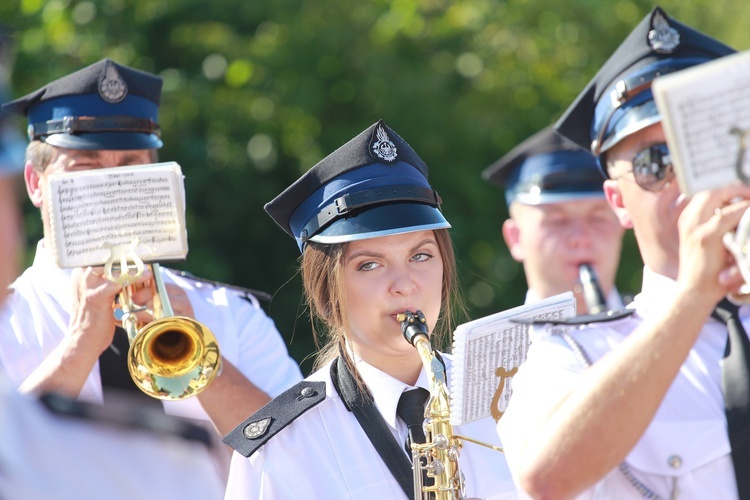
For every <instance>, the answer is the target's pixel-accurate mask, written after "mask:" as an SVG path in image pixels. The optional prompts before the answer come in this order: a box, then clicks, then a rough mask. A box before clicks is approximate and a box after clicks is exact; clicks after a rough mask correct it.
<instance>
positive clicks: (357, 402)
mask: <svg viewBox="0 0 750 500" xmlns="http://www.w3.org/2000/svg"><path fill="white" fill-rule="evenodd" d="M331 380H333V386H334V387H335V388H336V392H338V393H339V395H340V396H341V399H343V400H344V403H345V404H346V407H347V409H348V410H349V411H351V412H352V413H353V414H354V416H355V417H356V418H357V421H358V422H359V425H360V426H361V427H362V429H363V430H364V431H365V434H367V437H368V438H369V439H370V442H371V443H372V445H373V446H374V447H375V449H376V450H377V452H378V454H379V455H380V458H382V459H383V462H385V464H386V465H387V466H388V470H390V471H391V474H393V477H394V478H395V479H396V481H397V482H398V484H399V486H401V489H403V490H404V493H405V494H406V497H407V498H412V497H413V495H414V477H413V476H412V473H411V467H412V465H411V463H410V462H409V459H408V458H407V456H406V453H404V449H403V448H402V447H401V446H400V445H399V444H398V443H397V442H396V440H395V439H394V438H393V434H392V433H391V431H390V429H389V428H388V424H386V423H385V420H383V416H382V415H381V414H380V412H379V411H378V409H377V408H376V407H375V405H374V404H373V403H372V400H371V399H370V398H369V397H365V396H364V395H363V394H362V393H361V392H360V391H359V390H357V384H356V382H355V381H354V377H353V376H352V374H351V372H350V371H349V367H348V366H346V362H345V361H344V360H343V358H342V357H341V356H339V357H338V359H337V360H336V361H335V362H333V363H331Z"/></svg>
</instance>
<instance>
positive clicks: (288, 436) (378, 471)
mask: <svg viewBox="0 0 750 500" xmlns="http://www.w3.org/2000/svg"><path fill="white" fill-rule="evenodd" d="M443 359H444V360H445V361H446V364H447V365H448V366H447V368H448V370H449V369H450V361H451V360H450V356H449V355H443ZM357 369H358V370H359V372H360V374H361V376H362V378H363V380H364V381H365V383H366V384H367V386H368V387H369V388H370V390H371V392H372V393H373V397H374V401H375V405H376V407H377V409H378V410H379V411H380V413H381V415H382V416H383V419H384V420H385V422H386V423H387V424H388V426H389V427H390V429H391V432H393V435H394V437H395V438H396V439H397V441H398V442H399V443H403V442H406V433H407V431H406V425H405V424H404V423H403V422H402V421H401V420H400V419H399V418H398V417H397V416H396V406H397V405H398V400H399V397H400V396H401V393H402V392H403V391H404V390H406V389H408V388H409V386H407V385H405V384H403V383H402V382H400V381H398V380H396V379H395V378H393V377H391V376H389V375H387V374H386V373H384V372H382V371H380V370H378V369H376V368H374V367H372V366H371V365H368V364H367V363H364V362H363V361H358V362H357ZM448 370H446V371H448ZM308 380H314V381H324V382H325V383H326V396H325V399H324V400H323V401H322V402H320V403H319V404H317V405H316V406H314V407H312V408H311V409H310V410H308V411H307V412H305V413H304V414H302V415H301V416H299V417H298V418H297V419H296V420H294V421H293V422H292V423H291V424H289V426H287V427H286V428H284V429H282V430H281V431H280V432H279V433H278V434H276V435H275V436H273V437H272V438H271V439H270V440H269V441H268V442H267V443H266V444H265V445H264V446H262V447H261V448H260V449H259V450H258V451H256V452H255V453H254V454H252V455H251V456H250V457H249V458H245V457H243V456H242V455H240V454H239V453H236V452H235V453H234V455H233V457H232V465H231V468H230V473H229V485H228V487H227V494H226V499H260V498H263V499H281V498H283V499H285V500H293V499H305V500H307V499H326V500H337V499H386V498H387V499H392V498H404V492H403V490H402V489H401V488H400V487H399V485H398V483H397V482H396V480H395V479H394V477H393V475H392V474H391V472H390V471H389V469H388V466H387V465H386V464H385V462H384V461H383V460H382V459H381V458H380V455H378V452H377V451H376V450H375V448H374V447H373V445H372V443H371V442H370V440H369V439H368V438H367V435H366V434H365V432H364V430H362V428H361V427H360V425H359V423H358V422H357V419H356V417H355V416H354V414H353V413H351V412H349V411H347V409H346V408H345V406H344V404H343V402H342V401H341V397H340V396H339V394H338V393H337V392H336V389H335V388H334V387H333V385H332V382H331V377H330V364H329V365H328V366H326V367H325V368H323V369H321V370H319V371H317V372H315V373H313V374H312V375H311V376H310V377H309V378H308ZM417 386H419V387H423V388H425V389H427V388H428V387H429V382H428V378H427V374H426V372H425V371H424V370H423V371H422V374H421V375H420V378H419V380H418V381H417ZM454 432H455V433H456V434H459V435H463V436H467V437H471V438H474V439H478V440H480V441H484V442H486V443H490V444H493V445H495V446H501V445H500V441H499V439H498V437H497V433H496V432H495V422H494V421H493V420H492V419H491V418H486V419H483V420H479V421H476V422H472V423H470V424H467V425H463V426H457V427H455V428H454ZM404 455H406V451H404ZM459 464H460V468H461V471H462V472H463V473H464V476H465V477H466V493H467V496H468V497H469V498H471V497H477V498H493V499H511V498H516V494H515V489H514V486H513V483H512V480H511V478H510V472H509V471H508V469H507V466H506V464H505V457H504V456H503V454H502V453H500V452H497V451H494V450H491V449H489V448H486V447H483V446H479V445H476V444H473V443H469V442H466V443H464V444H463V448H462V449H461V452H460V458H459Z"/></svg>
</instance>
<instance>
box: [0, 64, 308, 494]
mask: <svg viewBox="0 0 750 500" xmlns="http://www.w3.org/2000/svg"><path fill="white" fill-rule="evenodd" d="M161 86H162V81H161V78H159V77H157V76H155V75H152V74H150V73H146V72H142V71H138V70H135V69H132V68H129V67H126V66H122V65H119V64H117V63H115V62H113V61H111V60H109V59H104V60H102V61H99V62H97V63H95V64H93V65H91V66H88V67H86V68H83V69H81V70H79V71H76V72H74V73H72V74H70V75H67V76H65V77H63V78H60V79H58V80H56V81H53V82H51V83H50V84H48V85H46V86H45V87H43V88H41V89H39V90H37V91H35V92H32V93H30V94H28V95H26V96H24V97H22V98H20V99H17V100H15V101H13V102H10V103H7V104H5V105H4V106H3V107H4V109H5V110H7V111H10V112H14V113H17V114H21V115H24V116H26V117H27V118H28V121H29V139H30V141H31V142H30V144H29V146H28V149H27V155H26V165H25V172H24V175H25V180H26V187H27V191H28V195H29V197H30V199H31V201H32V203H33V204H34V205H35V206H36V207H38V208H39V209H40V211H41V214H42V220H43V224H44V233H45V238H49V235H50V233H49V231H50V224H49V213H48V207H47V201H46V190H47V189H48V186H47V180H48V176H49V175H50V174H52V173H60V172H74V171H80V170H89V169H100V168H109V167H116V166H124V165H139V164H150V163H154V162H155V161H156V158H157V155H156V150H157V149H158V148H160V147H161V146H162V141H161V139H160V138H159V135H158V132H159V126H158V108H159V101H160V94H161ZM164 274H165V281H166V282H167V289H168V291H169V295H170V302H171V303H172V306H173V309H174V311H175V313H176V314H179V315H181V316H188V317H195V318H196V319H197V320H199V321H200V322H202V323H203V324H205V325H206V326H207V327H208V328H209V329H210V330H211V331H212V332H213V334H214V335H215V336H216V337H217V340H218V342H219V345H220V348H221V353H222V357H223V360H222V372H221V374H220V375H219V376H218V377H217V378H216V379H215V380H214V381H213V382H212V383H211V384H210V385H209V387H208V388H207V389H206V390H205V391H203V392H202V393H201V394H200V395H199V396H198V397H197V398H192V399H188V400H184V401H173V402H172V401H170V402H164V403H163V405H164V410H165V411H166V412H167V413H171V414H176V415H180V416H186V417H190V418H195V419H199V420H204V421H205V420H208V419H209V418H210V419H211V421H212V422H213V424H214V426H215V427H216V429H217V430H218V431H219V433H221V434H224V433H226V432H227V431H228V430H230V429H231V428H233V427H234V426H235V425H236V424H237V423H239V422H240V421H242V419H244V418H245V417H246V416H247V415H248V414H251V413H253V412H254V411H255V410H257V409H258V408H260V407H261V406H262V405H263V404H265V403H266V402H267V401H269V400H270V397H269V395H270V396H274V395H276V394H278V393H280V392H281V391H282V390H283V389H285V388H286V387H287V386H289V385H291V384H293V383H294V382H296V381H297V380H299V379H300V378H301V376H300V372H299V369H298V367H297V364H296V363H295V362H294V361H293V360H292V359H291V358H290V357H289V355H288V353H287V351H286V348H285V346H284V343H283V340H282V338H281V336H280V335H279V333H278V331H277V330H276V328H275V326H274V324H273V322H272V321H271V320H270V318H268V317H267V316H266V315H265V314H264V313H263V311H262V310H261V309H260V308H259V306H258V303H257V301H256V300H255V299H254V298H253V297H248V299H249V300H246V299H245V297H241V296H240V295H239V294H237V293H235V292H233V291H231V290H229V289H227V288H223V287H218V286H212V285H206V284H204V283H201V282H198V281H195V280H191V279H186V278H183V277H181V276H178V275H177V274H176V273H172V272H165V273H164ZM151 277H152V276H151V274H150V272H148V271H147V272H145V273H143V274H142V275H141V276H140V277H139V278H138V280H137V281H136V282H135V288H136V289H137V291H135V292H134V294H133V296H132V298H133V301H134V302H135V303H137V304H145V303H147V302H149V301H150V300H151V299H152V296H153V291H152V288H151V287H147V286H142V285H144V284H145V283H146V282H147V281H148V280H149V279H151ZM120 291H121V287H120V285H118V284H117V283H114V282H113V281H111V280H108V279H106V278H105V277H104V276H103V270H102V268H92V267H88V268H78V269H75V270H73V271H72V272H71V271H70V270H65V269H60V268H58V267H57V266H56V265H55V263H54V259H53V258H52V255H51V252H50V250H49V249H48V248H46V247H45V240H42V241H40V242H39V245H38V247H37V252H36V257H35V260H34V263H33V265H32V266H31V267H30V268H28V269H27V270H26V272H24V274H23V275H22V276H21V277H20V278H19V279H18V280H17V281H16V282H15V283H14V284H13V285H12V286H11V293H10V295H9V296H8V298H7V300H6V304H5V305H4V309H3V310H2V312H1V313H0V372H3V373H4V374H5V376H6V377H7V378H8V380H9V381H10V383H11V384H13V385H14V386H16V387H18V388H19V389H20V390H21V391H22V392H29V393H46V392H50V391H54V392H59V393H62V394H64V395H68V396H72V397H77V398H80V399H83V400H87V401H95V402H101V401H102V400H105V401H106V399H107V394H108V392H109V391H110V390H111V389H112V388H113V387H119V388H123V387H131V386H132V387H133V388H134V387H135V386H134V385H132V383H130V384H129V383H128V382H130V381H125V382H123V381H122V374H123V373H127V370H125V371H124V372H123V370H122V368H123V367H124V366H125V362H126V360H125V359H124V357H125V356H126V354H127V346H125V348H124V349H123V347H122V345H121V344H118V336H120V335H122V333H123V332H121V331H120V332H117V333H114V332H115V327H116V325H115V318H114V316H113V303H114V300H115V297H116V296H117V295H118V293H119V292H120ZM119 340H121V339H119ZM110 345H115V346H118V345H119V355H118V354H117V352H114V350H113V349H112V348H110ZM123 350H124V352H123ZM113 352H114V353H113ZM105 359H106V361H105ZM105 374H107V375H106V376H105ZM134 391H136V394H140V393H138V392H137V389H134ZM143 397H144V398H147V397H146V396H145V395H144V396H143ZM148 401H152V400H150V399H148ZM153 401H155V400H153ZM117 453H119V454H121V455H122V456H123V457H124V458H123V462H126V461H128V462H129V461H137V457H134V456H129V451H128V450H118V451H117ZM135 453H136V450H131V452H130V455H133V454H135ZM217 455H222V457H221V458H226V457H225V456H223V455H226V454H223V453H222V454H217ZM164 460H165V467H168V465H167V464H168V463H169V457H168V456H165V457H164ZM226 465H227V464H226V463H224V466H226ZM220 469H221V468H220V467H211V466H209V467H207V468H206V474H207V476H210V475H211V474H212V473H213V472H215V473H217V474H219V475H220V476H221V475H223V474H224V473H225V472H226V467H225V468H224V471H220ZM165 474H167V475H169V472H165ZM221 479H222V480H223V479H224V477H221ZM214 480H215V478H214ZM221 494H222V492H221V491H217V492H216V496H217V497H219V496H221Z"/></svg>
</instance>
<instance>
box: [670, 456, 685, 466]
mask: <svg viewBox="0 0 750 500" xmlns="http://www.w3.org/2000/svg"><path fill="white" fill-rule="evenodd" d="M667 463H668V464H669V466H670V467H672V468H673V469H679V468H680V467H682V457H680V456H679V455H672V456H671V457H669V458H668V459H667Z"/></svg>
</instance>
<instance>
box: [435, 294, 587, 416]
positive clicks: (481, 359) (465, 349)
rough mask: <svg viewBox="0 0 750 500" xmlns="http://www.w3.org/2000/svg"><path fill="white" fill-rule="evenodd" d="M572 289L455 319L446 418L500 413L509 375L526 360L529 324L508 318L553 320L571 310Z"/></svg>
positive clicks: (505, 402) (571, 313) (506, 397)
mask: <svg viewBox="0 0 750 500" xmlns="http://www.w3.org/2000/svg"><path fill="white" fill-rule="evenodd" d="M575 313H576V302H575V297H574V296H573V292H565V293H562V294H560V295H555V296H554V297H549V298H547V299H544V300H541V301H538V302H535V303H533V304H527V305H523V306H519V307H515V308H513V309H508V310H506V311H502V312H498V313H495V314H492V315H490V316H485V317H484V318H479V319H476V320H474V321H470V322H468V323H464V324H462V325H459V326H458V327H457V328H456V331H455V332H454V334H453V364H452V366H451V371H450V379H449V380H450V393H451V424H453V425H461V424H465V423H469V422H473V421H475V420H479V419H480V418H484V417H488V416H492V417H493V418H494V419H495V420H496V421H497V420H499V419H500V417H501V416H502V414H503V413H504V412H505V409H506V408H507V406H508V401H510V396H511V381H512V378H513V375H515V373H516V371H517V370H518V367H519V366H521V364H522V363H523V362H524V361H526V352H527V351H528V349H529V345H530V344H531V340H530V338H529V328H530V326H529V325H523V324H518V323H513V322H512V320H513V319H548V320H557V319H565V318H569V317H571V316H575Z"/></svg>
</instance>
